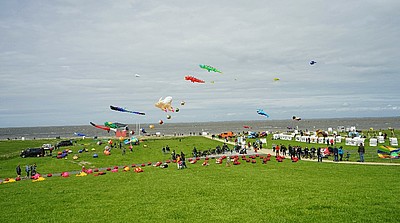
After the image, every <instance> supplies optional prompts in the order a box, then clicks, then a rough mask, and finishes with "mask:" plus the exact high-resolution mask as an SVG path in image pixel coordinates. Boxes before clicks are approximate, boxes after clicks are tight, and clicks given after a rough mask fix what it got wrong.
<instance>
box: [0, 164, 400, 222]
mask: <svg viewBox="0 0 400 223" xmlns="http://www.w3.org/2000/svg"><path fill="white" fill-rule="evenodd" d="M398 171H399V167H397V166H366V165H337V164H334V163H314V162H299V163H291V162H289V160H285V161H284V162H283V163H278V162H276V161H273V160H271V161H270V162H269V163H268V164H266V165H263V164H261V163H260V162H258V163H256V164H251V163H243V162H242V164H241V165H238V166H232V167H226V166H225V165H217V164H214V163H211V165H210V166H208V167H203V166H201V164H200V163H197V164H193V165H192V164H189V168H188V169H184V170H177V169H176V167H175V165H171V166H170V168H167V169H159V168H155V167H150V166H148V167H145V168H144V172H143V173H139V174H138V173H135V172H133V171H130V172H119V173H110V172H108V173H107V174H106V175H103V176H98V177H95V176H93V175H89V176H86V177H75V176H71V177H69V178H61V177H53V178H48V179H46V180H45V181H42V182H37V183H32V182H30V181H28V180H25V181H22V182H18V183H8V184H4V185H1V190H2V193H1V195H0V200H1V206H2V207H7V208H5V209H3V211H2V218H3V219H12V221H15V222H17V221H18V222H32V221H34V222H100V221H101V222H160V221H161V222H178V221H179V222H182V221H183V222H216V221H222V222H265V221H271V222H398V220H399V218H398V215H396V214H391V213H393V212H392V211H393V210H396V208H397V206H398V201H397V200H398V199H397V196H396V194H398V185H399V183H400V179H399V177H398V176H397V172H398Z"/></svg>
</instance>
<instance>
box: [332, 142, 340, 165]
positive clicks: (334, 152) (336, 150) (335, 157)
mask: <svg viewBox="0 0 400 223" xmlns="http://www.w3.org/2000/svg"><path fill="white" fill-rule="evenodd" d="M333 157H334V160H333V161H334V162H338V161H339V150H338V148H337V147H336V146H335V147H334V148H333Z"/></svg>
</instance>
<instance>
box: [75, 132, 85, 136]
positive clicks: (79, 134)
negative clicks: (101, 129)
mask: <svg viewBox="0 0 400 223" xmlns="http://www.w3.org/2000/svg"><path fill="white" fill-rule="evenodd" d="M74 134H75V135H76V136H82V137H83V136H86V135H85V134H83V133H80V132H74Z"/></svg>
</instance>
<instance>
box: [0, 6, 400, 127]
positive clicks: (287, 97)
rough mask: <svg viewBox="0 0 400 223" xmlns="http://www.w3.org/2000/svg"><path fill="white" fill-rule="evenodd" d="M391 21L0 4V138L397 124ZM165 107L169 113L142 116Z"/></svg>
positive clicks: (389, 16) (321, 11) (264, 11)
mask: <svg viewBox="0 0 400 223" xmlns="http://www.w3.org/2000/svg"><path fill="white" fill-rule="evenodd" d="M399 10H400V1H398V0H380V1H378V0H354V1H347V0H337V1H317V0H315V1H313V0H303V1H294V0H293V1H287V0H270V1H259V0H249V1H241V0H226V1H218V0H212V1H211V0H210V1H208V0H205V1H187V0H185V1H184V0H176V1H174V0H172V1H152V0H146V1H144V0H142V1H128V0H126V1H124V0H121V1H101V0H88V1H80V0H69V1H57V0H49V1H25V0H15V1H14V0H5V1H0V33H1V35H0V80H1V81H0V127H30V126H63V125H88V124H89V122H94V123H98V124H102V123H104V122H106V121H111V122H122V123H158V121H159V120H160V119H161V120H163V121H164V122H165V123H168V122H170V123H176V122H207V121H235V120H266V121H267V120H281V119H291V118H292V116H297V117H301V118H302V119H303V120H305V119H315V118H345V117H346V118H348V117H393V116H394V117H396V116H399V115H400V97H399V95H400V88H399V83H400V74H399V71H400V63H399V59H400V42H399V37H400V16H399ZM312 60H314V61H316V62H317V63H316V64H314V65H310V64H309V62H310V61H312ZM199 64H207V65H211V66H213V67H216V68H218V69H219V70H221V71H222V74H220V73H215V72H207V71H205V70H203V69H201V68H200V67H199ZM136 74H138V75H136ZM186 75H192V76H195V77H197V78H199V79H202V80H204V81H205V83H204V84H199V83H191V82H189V81H186V80H184V77H185V76H186ZM274 78H279V79H280V80H279V81H274ZM167 96H171V97H172V98H173V102H172V106H173V107H175V108H179V109H180V111H179V112H174V113H172V112H168V113H166V112H164V111H162V110H160V109H158V108H156V107H155V106H154V104H155V103H156V102H157V101H158V100H159V99H160V98H161V97H163V98H165V97H167ZM181 101H185V102H186V103H185V105H181V104H180V102H181ZM110 105H113V106H119V107H123V108H126V109H129V110H132V111H140V112H145V113H146V115H145V116H139V115H133V114H128V113H120V112H115V111H112V110H110V108H109V106H110ZM257 109H263V110H264V111H265V112H267V113H268V114H269V115H270V117H269V118H266V117H265V116H260V115H258V114H257V112H256V111H257ZM167 114H170V115H171V117H172V118H171V119H169V120H167V119H166V115H167Z"/></svg>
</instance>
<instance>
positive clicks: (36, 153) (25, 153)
mask: <svg viewBox="0 0 400 223" xmlns="http://www.w3.org/2000/svg"><path fill="white" fill-rule="evenodd" d="M20 156H21V157H22V158H25V157H40V156H44V149H43V148H28V149H26V150H22V151H21V154H20Z"/></svg>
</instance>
